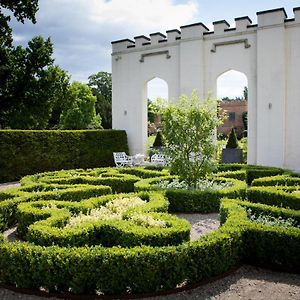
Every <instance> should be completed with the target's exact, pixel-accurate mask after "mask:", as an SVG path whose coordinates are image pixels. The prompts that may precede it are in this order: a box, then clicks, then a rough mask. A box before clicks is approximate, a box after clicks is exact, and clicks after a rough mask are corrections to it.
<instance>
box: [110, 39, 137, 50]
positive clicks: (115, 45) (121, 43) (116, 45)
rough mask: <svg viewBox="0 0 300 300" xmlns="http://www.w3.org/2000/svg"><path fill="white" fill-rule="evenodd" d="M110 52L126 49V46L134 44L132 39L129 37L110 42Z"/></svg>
mask: <svg viewBox="0 0 300 300" xmlns="http://www.w3.org/2000/svg"><path fill="white" fill-rule="evenodd" d="M111 45H112V52H120V51H123V50H127V48H128V46H134V45H135V44H134V41H132V40H130V39H123V40H118V41H114V42H111Z"/></svg>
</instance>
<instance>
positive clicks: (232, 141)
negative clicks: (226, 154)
mask: <svg viewBox="0 0 300 300" xmlns="http://www.w3.org/2000/svg"><path fill="white" fill-rule="evenodd" d="M238 147H239V143H238V140H237V137H236V133H235V130H234V127H232V128H231V130H230V133H229V137H228V141H227V144H226V148H228V149H236V148H238Z"/></svg>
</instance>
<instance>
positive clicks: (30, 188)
mask: <svg viewBox="0 0 300 300" xmlns="http://www.w3.org/2000/svg"><path fill="white" fill-rule="evenodd" d="M243 168H245V167H243ZM125 170H129V169H121V171H119V170H118V169H114V168H102V169H90V170H82V169H81V170H71V171H57V172H48V173H43V174H37V175H33V176H28V177H25V178H24V179H22V181H21V183H22V186H21V187H20V188H18V189H14V190H7V191H2V192H1V193H0V199H1V202H0V214H1V226H2V230H6V229H8V228H10V227H11V226H12V225H14V224H15V223H16V222H18V231H19V233H20V234H21V236H22V237H23V239H24V240H25V241H22V242H18V241H15V242H9V241H7V240H6V238H5V237H4V236H3V235H2V236H1V243H0V252H1V256H0V270H1V272H0V280H1V282H5V283H10V284H16V285H17V286H18V287H26V288H36V289H39V288H40V287H42V288H43V289H44V290H48V291H56V292H67V291H71V292H73V293H87V294H97V293H99V292H101V293H104V294H128V293H129V294H132V293H134V294H135V293H145V292H155V291H162V290H166V289H170V288H174V287H176V286H179V285H182V284H183V283H187V284H191V283H195V282H199V281H201V280H204V279H207V278H210V277H213V276H216V275H220V274H223V273H224V272H226V271H228V270H229V269H231V268H233V267H235V266H238V265H240V264H241V263H242V262H246V263H251V264H255V265H264V266H267V267H270V268H276V269H281V270H284V271H290V272H299V270H300V265H299V260H297V257H298V256H297V255H298V254H297V253H299V251H300V229H297V228H292V229H291V228H288V229H284V228H278V227H276V226H273V227H272V226H267V225H262V224H255V223H254V222H252V221H251V220H249V218H248V216H247V210H248V209H249V208H251V209H252V210H253V211H257V210H261V211H262V210H267V211H268V213H271V214H273V215H276V214H277V215H278V214H279V215H286V216H293V218H294V219H297V220H298V218H299V210H298V205H299V204H298V203H300V197H299V196H298V194H297V193H291V192H290V191H286V190H284V189H283V188H282V187H280V186H277V187H276V188H275V187H273V188H274V189H276V193H278V195H280V197H281V198H280V199H281V200H280V201H279V200H278V199H276V197H273V200H271V197H270V198H269V200H268V203H267V204H269V205H275V206H276V205H278V203H283V202H284V201H286V203H287V204H289V205H290V204H291V203H293V207H290V209H283V208H281V207H280V205H279V206H278V208H276V207H273V208H272V207H271V208H270V206H268V205H263V204H259V203H254V202H263V200H264V197H260V198H255V197H254V194H253V192H251V191H252V190H255V191H258V192H262V191H264V189H266V188H269V187H265V186H255V187H254V186H253V187H251V188H250V189H249V190H248V191H247V184H246V181H241V180H237V179H234V178H230V177H231V176H230V173H229V174H227V175H228V177H227V178H226V177H225V176H226V174H225V175H224V174H222V176H223V177H222V178H221V177H220V176H219V177H218V180H222V181H224V180H225V181H226V180H228V181H230V182H232V183H233V185H232V186H231V187H229V188H228V189H229V191H228V190H226V189H223V190H220V191H219V194H218V195H217V196H216V197H215V198H214V197H213V196H212V195H213V194H210V195H209V196H206V198H205V199H206V200H205V201H206V203H208V204H209V205H212V203H213V206H214V207H213V208H211V210H212V211H214V212H216V213H217V212H218V210H219V206H220V203H221V206H220V220H221V224H222V226H221V227H220V228H219V229H217V230H214V231H213V232H211V233H208V234H207V235H204V236H203V237H201V238H199V239H197V240H195V241H188V239H189V235H190V228H189V225H188V224H187V223H185V222H183V221H181V219H178V218H175V217H172V216H170V215H168V214H167V212H168V211H173V212H176V207H177V208H178V207H180V209H177V212H180V211H181V209H182V208H185V204H186V205H187V206H188V207H189V208H185V209H186V211H188V212H192V211H195V209H194V208H193V207H192V208H193V209H191V206H189V205H190V204H189V203H199V201H200V202H201V201H202V200H201V199H203V198H201V197H203V195H202V194H201V193H199V194H197V193H190V192H189V193H187V194H185V196H184V197H183V194H181V193H178V192H175V194H176V196H177V199H180V205H181V206H179V205H177V206H176V205H175V206H174V205H173V207H172V200H171V201H170V199H172V198H170V194H168V191H153V189H152V188H150V189H149V190H150V191H147V188H140V191H139V192H137V193H132V191H133V190H134V188H136V189H137V186H139V187H141V186H144V187H145V185H144V183H145V181H147V180H148V181H149V180H150V181H151V180H152V179H151V176H155V177H156V179H155V180H160V179H161V178H164V179H165V178H169V177H166V176H169V175H168V174H167V172H166V171H165V170H163V171H161V172H160V171H157V170H148V169H146V168H138V169H136V170H135V169H134V168H132V169H130V170H131V171H130V172H131V174H124V173H127V171H125ZM262 170H263V169H262V168H260V169H259V172H258V173H259V174H258V175H257V174H254V173H253V176H256V175H257V176H258V177H260V176H261V175H262V174H266V173H263V172H262ZM124 171H125V172H124ZM223 171H226V170H223ZM227 171H228V170H227ZM235 171H237V170H235ZM235 171H233V172H235ZM271 171H272V170H271V169H270V168H268V169H267V173H269V172H271ZM149 172H150V173H149ZM151 172H153V173H152V174H151ZM157 172H160V173H159V174H161V177H158V179H157V175H158V174H157ZM252 172H253V170H252ZM274 172H277V171H276V170H274ZM149 177H150V179H145V178H149ZM294 177H295V176H294ZM254 185H255V183H254ZM150 186H151V185H150ZM271 188H272V187H271ZM260 189H261V190H260ZM295 189H296V188H295ZM171 191H173V190H171ZM249 191H250V193H249ZM116 192H126V193H125V194H124V193H123V194H121V195H120V194H111V195H109V194H110V193H116ZM128 192H131V194H128ZM258 192H257V193H258ZM173 193H174V192H173ZM274 193H275V192H274ZM249 195H250V196H249ZM256 195H257V194H256ZM131 197H139V198H140V199H142V200H144V201H145V203H143V204H141V206H137V207H133V208H129V209H128V210H127V211H126V212H124V215H123V216H122V222H121V221H120V222H119V223H118V222H117V223H118V224H117V225H116V223H109V222H104V223H105V225H103V224H104V223H103V222H102V223H101V222H100V223H101V224H102V225H101V226H102V227H101V230H100V229H99V230H100V232H99V236H97V235H96V236H95V235H91V234H90V233H89V232H90V231H89V230H90V229H89V228H94V229H95V228H98V227H97V226H98V225H97V224H95V223H93V222H92V223H91V222H84V223H83V224H82V226H81V225H80V226H79V228H77V229H78V230H77V229H76V230H75V231H74V230H73V229H68V230H65V229H64V230H62V229H63V228H64V227H65V226H66V224H67V223H68V222H69V220H70V218H72V217H73V216H76V215H78V214H80V213H82V214H85V215H88V213H89V212H90V211H91V210H92V209H96V208H101V207H102V206H105V205H106V204H107V203H109V201H113V200H114V199H120V198H131ZM223 197H227V198H229V197H230V198H234V199H227V200H226V199H225V200H221V199H222V198H223ZM237 197H239V198H240V199H237ZM246 197H248V201H245V198H246ZM285 197H286V198H287V199H289V200H288V202H287V200H285V199H286V198H285ZM289 197H292V198H291V199H290V198H289ZM191 199H193V200H191ZM199 199H200V200H199ZM210 199H211V200H210ZM241 199H242V200H241ZM189 201H191V202H189ZM249 201H250V202H249ZM286 206H288V205H286ZM194 207H195V206H194ZM196 207H197V210H198V212H199V213H206V212H207V206H203V205H197V206H196ZM210 207H211V206H210ZM291 208H292V209H291ZM181 212H182V211H181ZM135 214H140V215H143V216H145V215H147V216H151V218H152V219H151V218H150V219H151V220H153V219H154V220H155V221H163V222H164V224H165V225H166V224H167V225H166V227H165V228H164V229H163V230H162V233H160V234H159V235H157V234H156V231H155V228H154V229H153V228H152V229H151V228H150V229H149V228H146V227H147V226H146V227H145V226H140V225H139V226H138V225H136V226H132V224H131V225H129V224H130V222H128V224H127V222H126V220H128V219H130V218H131V216H133V215H135ZM147 220H149V219H147ZM140 221H141V219H139V222H140ZM143 222H144V219H143ZM155 224H156V223H155ZM184 224H185V225H184ZM103 226H104V227H103ZM99 228H100V227H99ZM120 229H121V231H120ZM160 230H161V228H160ZM94 232H97V230H96V231H94ZM120 232H122V233H120ZM157 232H158V231H157ZM100 233H101V234H100ZM100 236H101V239H100V240H99V237H100ZM105 236H106V237H107V236H114V237H115V238H114V242H113V243H111V240H109V242H107V239H106V240H105ZM103 239H104V240H103ZM26 240H27V241H26ZM103 241H105V242H103ZM141 274H143V276H141Z"/></svg>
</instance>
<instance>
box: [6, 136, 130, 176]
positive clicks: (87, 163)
mask: <svg viewBox="0 0 300 300" xmlns="http://www.w3.org/2000/svg"><path fill="white" fill-rule="evenodd" d="M119 151H125V152H128V144H127V136H126V133H125V131H119V130H64V131H61V130H0V182H8V181H13V180H16V179H20V178H21V177H22V176H25V175H29V174H34V173H37V172H44V171H48V170H49V171H50V170H60V169H72V168H92V167H97V166H112V165H113V155H112V153H113V152H119Z"/></svg>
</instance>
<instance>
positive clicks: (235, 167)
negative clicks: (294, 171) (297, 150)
mask: <svg viewBox="0 0 300 300" xmlns="http://www.w3.org/2000/svg"><path fill="white" fill-rule="evenodd" d="M243 171H244V172H245V179H246V182H247V183H248V184H251V183H252V181H253V180H255V179H257V178H261V177H267V176H276V175H281V174H284V173H287V174H291V172H290V171H289V170H284V169H281V168H275V167H267V166H256V165H244V164H220V165H219V166H218V169H217V175H218V173H223V172H225V173H226V174H225V176H224V177H231V176H232V178H236V179H239V180H244V178H243ZM238 177H240V178H238Z"/></svg>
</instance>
